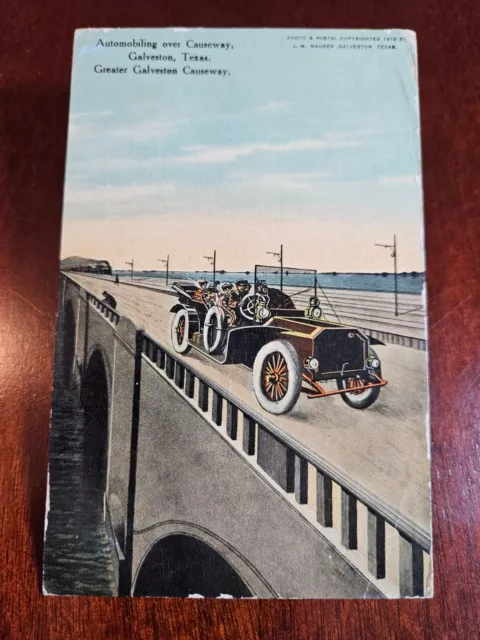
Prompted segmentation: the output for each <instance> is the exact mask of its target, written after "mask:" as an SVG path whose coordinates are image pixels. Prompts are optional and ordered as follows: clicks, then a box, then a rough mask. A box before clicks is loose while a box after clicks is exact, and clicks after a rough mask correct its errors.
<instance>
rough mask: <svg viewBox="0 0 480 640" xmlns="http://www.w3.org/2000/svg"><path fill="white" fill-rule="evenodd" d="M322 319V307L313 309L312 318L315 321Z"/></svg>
mask: <svg viewBox="0 0 480 640" xmlns="http://www.w3.org/2000/svg"><path fill="white" fill-rule="evenodd" d="M321 317H322V310H321V309H320V307H313V309H312V318H313V319H314V320H320V318H321Z"/></svg>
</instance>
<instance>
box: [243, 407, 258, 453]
mask: <svg viewBox="0 0 480 640" xmlns="http://www.w3.org/2000/svg"><path fill="white" fill-rule="evenodd" d="M243 450H244V451H245V453H246V454H247V455H249V456H253V455H254V454H255V420H253V418H250V416H247V415H246V414H243Z"/></svg>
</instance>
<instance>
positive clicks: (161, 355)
mask: <svg viewBox="0 0 480 640" xmlns="http://www.w3.org/2000/svg"><path fill="white" fill-rule="evenodd" d="M157 367H158V368H159V369H165V351H163V349H157Z"/></svg>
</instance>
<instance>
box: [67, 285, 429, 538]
mask: <svg viewBox="0 0 480 640" xmlns="http://www.w3.org/2000/svg"><path fill="white" fill-rule="evenodd" d="M69 276H70V277H71V278H72V279H74V280H75V281H76V282H78V283H79V284H80V285H81V286H82V287H84V288H85V289H87V290H88V291H90V292H91V293H93V294H94V295H96V296H97V297H100V298H101V297H102V292H103V291H104V290H106V291H108V292H109V293H111V294H112V295H113V296H114V297H115V299H116V300H117V311H118V312H119V313H121V314H122V315H126V316H127V317H129V318H130V319H131V320H132V321H134V322H135V324H136V325H137V327H138V328H139V329H140V328H143V329H145V330H146V331H147V332H148V333H149V334H150V335H151V336H152V337H153V338H155V339H156V340H158V341H159V342H160V343H161V344H165V345H166V346H170V337H169V322H170V308H171V306H172V305H173V304H174V302H175V299H174V298H173V297H172V296H170V295H165V294H164V293H161V292H160V291H158V290H154V289H148V288H144V287H135V286H131V285H127V284H122V283H120V285H118V286H117V285H115V284H114V282H113V281H112V282H109V281H107V280H105V279H103V278H102V279H99V278H95V277H91V276H84V275H79V274H69ZM375 349H376V351H377V353H378V355H379V357H380V358H381V360H382V372H383V375H384V377H385V378H386V379H387V380H388V383H389V384H388V385H387V386H386V387H385V388H384V389H382V391H381V393H380V397H379V399H378V400H377V402H376V403H375V404H374V405H373V406H372V407H370V408H368V409H366V410H363V411H358V410H355V409H351V408H350V407H348V406H347V405H346V404H345V403H344V402H343V401H342V400H341V398H339V397H338V396H332V397H329V398H323V399H316V400H309V399H308V398H307V397H306V396H305V395H303V394H302V396H301V397H300V399H299V401H298V403H297V405H296V407H295V409H294V410H293V411H292V412H291V413H290V414H288V415H284V416H272V415H271V414H268V413H266V412H264V411H263V410H262V409H261V408H260V406H259V405H258V403H257V401H256V399H255V396H254V394H253V389H252V383H251V374H250V371H248V370H247V369H245V368H243V367H240V366H236V365H224V366H222V365H217V364H216V363H214V362H212V361H211V360H209V359H207V358H206V357H204V356H203V355H202V354H200V353H198V352H196V351H194V350H192V351H191V352H190V353H189V354H188V355H187V356H185V357H184V359H185V361H186V362H188V363H189V364H190V366H192V367H194V368H195V369H197V370H198V372H199V373H203V374H205V375H207V376H209V377H210V378H211V379H212V380H214V381H215V382H217V383H219V384H221V385H223V386H224V387H225V388H228V389H229V391H230V392H232V393H234V394H235V395H236V396H237V397H238V398H239V399H240V400H242V401H243V402H245V403H246V404H247V405H249V406H251V407H252V408H253V409H255V410H256V411H257V412H258V413H260V414H262V413H263V414H264V415H265V416H266V417H267V419H269V420H270V421H273V422H275V425H276V426H277V427H278V428H280V429H282V430H283V431H284V432H285V433H287V434H289V435H290V436H291V437H293V438H294V439H296V440H297V441H299V442H300V443H301V444H303V445H304V446H305V447H307V448H308V449H309V450H311V451H313V452H314V453H317V454H318V455H321V456H322V457H323V458H324V459H326V460H328V462H329V463H330V464H332V465H333V466H335V467H336V468H338V469H339V470H340V471H342V472H343V473H344V474H345V475H348V477H350V478H351V479H352V480H353V481H355V482H356V483H357V484H358V485H359V486H361V487H363V488H364V489H366V490H367V491H369V492H370V493H371V494H373V495H375V496H377V497H378V498H379V499H381V500H383V501H384V502H386V503H387V504H389V505H390V506H391V507H393V508H394V509H396V510H397V511H398V512H399V513H400V514H401V515H402V516H404V517H406V518H409V519H411V520H412V521H413V522H415V523H416V524H417V525H419V526H420V527H422V528H423V529H424V530H425V531H426V532H427V533H429V531H430V494H429V478H430V469H429V466H430V465H429V460H428V458H427V451H428V448H427V440H426V419H427V411H428V396H427V361H426V354H425V352H423V351H418V350H415V349H410V348H407V347H403V346H399V345H387V346H376V347H375ZM180 359H182V358H180Z"/></svg>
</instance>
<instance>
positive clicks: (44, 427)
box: [0, 0, 480, 640]
mask: <svg viewBox="0 0 480 640" xmlns="http://www.w3.org/2000/svg"><path fill="white" fill-rule="evenodd" d="M88 26H97V27H102V26H122V27H128V26H142V27H143V26H145V27H146V26H212V27H213V26H216V27H223V26H246V27H266V26H269V27H285V26H290V27H319V28H320V27H324V28H325V27H330V28H331V27H351V28H358V27H370V28H394V27H402V28H409V29H413V30H415V31H416V32H417V35H418V40H419V70H420V94H421V116H422V117H421V122H422V140H423V166H424V190H425V203H426V242H427V266H428V287H429V288H428V305H429V323H430V350H431V351H430V374H431V419H432V461H433V473H432V486H433V499H434V505H433V537H434V549H435V552H434V562H435V592H436V595H435V598H434V599H433V600H431V601H414V600H411V601H361V602H358V601H356V602H349V601H221V602H219V601H208V600H190V601H184V600H180V599H167V600H160V599H150V600H149V599H142V598H137V599H129V598H126V599H123V598H118V599H108V598H80V597H71V598H67V597H44V596H42V595H41V591H40V582H41V559H42V541H43V517H44V502H45V488H46V481H47V455H48V429H49V413H50V390H51V378H52V365H53V347H54V330H55V312H56V296H57V276H58V257H59V242H60V224H61V206H62V191H63V174H64V163H65V148H66V131H67V116H68V97H69V82H70V65H71V50H72V41H73V30H74V29H75V28H79V27H88ZM479 27H480V21H479V8H478V3H475V2H473V1H468V0H456V1H455V2H454V1H453V0H448V1H447V0H443V1H442V0H423V1H422V0H403V2H401V1H399V0H384V2H379V1H374V0H364V1H363V2H353V0H352V1H351V2H347V1H346V0H336V1H334V0H326V1H325V2H317V1H316V0H304V1H303V2H286V1H285V0H277V1H274V0H269V1H267V0H265V1H263V2H262V1H260V0H257V1H256V0H244V1H243V2H241V3H235V2H220V1H218V0H217V1H216V2H211V3H208V2H205V1H204V0H198V1H197V2H196V3H191V4H188V3H187V4H185V3H182V2H178V1H177V2H174V1H172V0H164V2H162V3H160V2H159V3H154V2H145V1H143V0H141V1H137V2H136V3H134V2H131V1H127V0H119V1H117V2H106V1H103V0H95V1H93V0H83V1H81V2H80V1H77V2H72V1H71V0H67V1H65V0H50V2H34V1H33V0H24V1H23V2H22V1H21V0H3V2H2V4H1V7H0V55H1V58H0V59H1V62H0V88H1V94H0V96H1V97H0V127H1V135H0V179H1V189H0V403H1V420H0V433H1V439H0V541H1V543H0V544H1V554H2V561H1V563H0V638H2V639H3V638H22V639H23V638H35V639H36V640H41V639H43V638H55V639H57V638H58V639H61V640H66V639H68V638H80V639H82V640H83V639H85V640H88V639H94V640H99V639H101V638H208V639H210V638H217V637H219V638H234V639H237V638H264V639H267V638H275V639H277V638H278V639H283V638H288V639H290V638H355V639H357V638H401V639H402V640H403V639H405V638H434V639H438V638H455V639H457V638H467V639H469V640H470V639H473V638H477V637H479V631H480V624H479V616H478V610H479V609H480V587H479V583H480V572H479V569H480V565H479V562H480V554H479V547H480V511H479V487H480V481H479V479H480V457H479V438H478V429H479V426H480V403H479V384H480V357H479V356H480V321H479V311H480V304H479V301H480V284H479V275H480V257H479V251H478V243H479V240H480V214H479V210H480V196H479V194H480V122H479V121H480V52H479V46H480V36H479ZM312 81H314V79H312Z"/></svg>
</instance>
